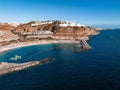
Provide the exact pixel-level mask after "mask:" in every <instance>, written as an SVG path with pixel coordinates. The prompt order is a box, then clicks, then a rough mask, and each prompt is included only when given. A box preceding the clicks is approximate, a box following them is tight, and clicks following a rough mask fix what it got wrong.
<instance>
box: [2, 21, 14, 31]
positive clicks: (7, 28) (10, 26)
mask: <svg viewBox="0 0 120 90" xmlns="http://www.w3.org/2000/svg"><path fill="white" fill-rule="evenodd" d="M15 27H16V26H15V25H13V24H9V23H0V30H3V31H10V30H12V29H14V28H15Z"/></svg>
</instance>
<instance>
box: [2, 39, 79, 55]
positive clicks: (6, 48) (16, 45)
mask: <svg viewBox="0 0 120 90" xmlns="http://www.w3.org/2000/svg"><path fill="white" fill-rule="evenodd" d="M52 43H77V42H76V41H71V40H64V41H63V40H62V41H59V40H41V41H32V42H20V43H16V44H11V45H6V46H1V47H0V53H2V52H4V51H8V50H12V49H15V48H20V47H25V46H31V45H39V44H52Z"/></svg>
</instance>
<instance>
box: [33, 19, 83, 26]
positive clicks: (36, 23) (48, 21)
mask: <svg viewBox="0 0 120 90" xmlns="http://www.w3.org/2000/svg"><path fill="white" fill-rule="evenodd" d="M56 21H57V22H59V24H58V26H62V27H67V26H78V27H81V26H85V25H82V24H78V23H76V22H72V21H59V20H56ZM54 22H55V20H47V21H36V22H35V23H33V24H31V26H39V25H43V24H52V23H54Z"/></svg>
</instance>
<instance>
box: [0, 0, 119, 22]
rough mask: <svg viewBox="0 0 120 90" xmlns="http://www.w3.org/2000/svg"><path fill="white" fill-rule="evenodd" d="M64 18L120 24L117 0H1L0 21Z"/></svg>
mask: <svg viewBox="0 0 120 90" xmlns="http://www.w3.org/2000/svg"><path fill="white" fill-rule="evenodd" d="M36 20H67V21H76V22H78V23H81V24H120V1H119V0H0V22H15V23H25V22H29V21H36Z"/></svg>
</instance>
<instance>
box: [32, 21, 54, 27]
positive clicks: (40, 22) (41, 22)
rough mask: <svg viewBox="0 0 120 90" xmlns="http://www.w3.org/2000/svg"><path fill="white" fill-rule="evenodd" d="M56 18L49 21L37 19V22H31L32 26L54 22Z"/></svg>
mask: <svg viewBox="0 0 120 90" xmlns="http://www.w3.org/2000/svg"><path fill="white" fill-rule="evenodd" d="M53 22H54V20H48V21H36V22H35V23H33V24H31V26H39V25H43V24H52V23H53Z"/></svg>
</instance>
